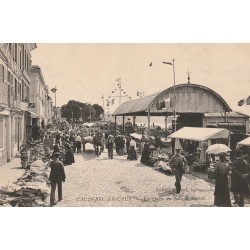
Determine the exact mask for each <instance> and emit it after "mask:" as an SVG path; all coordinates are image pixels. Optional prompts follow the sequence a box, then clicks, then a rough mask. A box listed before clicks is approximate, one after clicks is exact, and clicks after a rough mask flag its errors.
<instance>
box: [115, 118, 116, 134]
mask: <svg viewBox="0 0 250 250" xmlns="http://www.w3.org/2000/svg"><path fill="white" fill-rule="evenodd" d="M115 134H116V115H115Z"/></svg>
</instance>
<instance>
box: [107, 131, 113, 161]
mask: <svg viewBox="0 0 250 250" xmlns="http://www.w3.org/2000/svg"><path fill="white" fill-rule="evenodd" d="M106 147H107V149H108V156H109V159H113V150H114V141H113V138H112V135H109V136H108V140H107V143H106Z"/></svg>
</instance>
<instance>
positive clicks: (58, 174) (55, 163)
mask: <svg viewBox="0 0 250 250" xmlns="http://www.w3.org/2000/svg"><path fill="white" fill-rule="evenodd" d="M59 155H60V153H59V152H56V153H54V154H53V157H54V159H53V160H52V161H51V162H50V168H51V171H50V175H49V180H50V183H51V193H50V205H51V206H54V205H56V201H55V192H56V185H57V189H58V201H61V200H62V182H65V179H66V175H65V172H64V167H63V163H62V162H61V161H59Z"/></svg>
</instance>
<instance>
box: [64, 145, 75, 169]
mask: <svg viewBox="0 0 250 250" xmlns="http://www.w3.org/2000/svg"><path fill="white" fill-rule="evenodd" d="M64 147H65V160H64V164H65V165H71V164H72V163H75V157H74V154H73V152H72V148H71V146H70V144H69V141H66V143H65V144H64Z"/></svg>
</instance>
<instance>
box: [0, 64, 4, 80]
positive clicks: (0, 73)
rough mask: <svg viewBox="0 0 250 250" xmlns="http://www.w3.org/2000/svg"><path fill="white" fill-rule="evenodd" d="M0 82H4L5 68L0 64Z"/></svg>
mask: <svg viewBox="0 0 250 250" xmlns="http://www.w3.org/2000/svg"><path fill="white" fill-rule="evenodd" d="M0 82H4V66H3V65H1V64H0Z"/></svg>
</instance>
